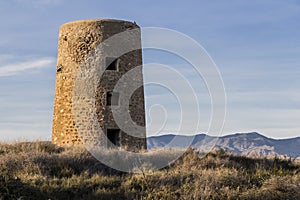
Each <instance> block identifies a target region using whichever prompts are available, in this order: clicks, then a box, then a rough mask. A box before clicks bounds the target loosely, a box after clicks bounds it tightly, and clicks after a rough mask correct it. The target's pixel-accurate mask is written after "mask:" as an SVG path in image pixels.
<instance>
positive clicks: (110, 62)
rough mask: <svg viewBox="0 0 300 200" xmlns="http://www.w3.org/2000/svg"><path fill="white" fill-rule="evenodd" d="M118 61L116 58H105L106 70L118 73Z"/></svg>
mask: <svg viewBox="0 0 300 200" xmlns="http://www.w3.org/2000/svg"><path fill="white" fill-rule="evenodd" d="M119 61H120V59H118V58H113V57H106V61H105V66H106V70H110V71H118V70H119Z"/></svg>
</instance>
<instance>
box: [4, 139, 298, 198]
mask: <svg viewBox="0 0 300 200" xmlns="http://www.w3.org/2000/svg"><path fill="white" fill-rule="evenodd" d="M153 153H155V152H153ZM159 154H160V155H161V156H162V158H164V157H166V155H163V154H164V153H162V152H161V151H160V152H159ZM166 154H167V151H166ZM299 172H300V167H299V164H296V163H293V162H292V161H289V160H279V159H271V160H268V159H251V158H246V157H242V156H235V155H229V154H227V153H226V152H223V151H218V152H214V153H209V154H207V155H206V156H205V157H204V158H199V154H198V153H197V152H195V151H193V150H188V151H187V152H186V153H185V154H184V155H183V156H182V157H181V158H180V159H178V160H177V161H175V162H174V163H172V164H170V165H169V166H168V167H166V168H164V169H162V170H159V171H154V172H149V173H146V174H129V173H122V172H118V171H115V170H113V169H110V168H108V167H106V166H104V165H103V164H101V163H100V162H98V161H97V160H95V159H94V158H93V157H92V156H91V155H90V154H89V153H88V152H87V151H85V150H84V149H83V148H71V147H70V148H60V147H57V146H55V145H53V144H51V143H50V142H23V143H16V144H12V145H8V144H0V199H300V173H299Z"/></svg>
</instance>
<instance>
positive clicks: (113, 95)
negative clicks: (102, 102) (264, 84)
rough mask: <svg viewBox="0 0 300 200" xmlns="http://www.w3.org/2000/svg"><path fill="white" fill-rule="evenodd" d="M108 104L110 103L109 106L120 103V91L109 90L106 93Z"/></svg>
mask: <svg viewBox="0 0 300 200" xmlns="http://www.w3.org/2000/svg"><path fill="white" fill-rule="evenodd" d="M106 105H108V106H117V105H119V93H118V92H107V93H106Z"/></svg>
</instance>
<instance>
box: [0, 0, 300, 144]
mask: <svg viewBox="0 0 300 200" xmlns="http://www.w3.org/2000/svg"><path fill="white" fill-rule="evenodd" d="M95 18H113V19H123V20H129V21H135V22H136V23H137V24H138V25H139V26H140V27H141V28H142V29H143V28H146V27H162V28H168V29H172V30H175V31H178V32H181V33H183V34H185V35H187V36H189V37H191V38H192V39H193V40H195V41H196V42H198V43H199V44H200V45H202V46H203V48H204V49H205V50H206V51H207V52H208V54H209V55H210V57H211V58H212V59H213V61H214V63H215V64H216V66H217V67H218V70H219V72H220V74H221V76H222V79H223V82H224V86H225V90H226V96H227V106H226V110H227V112H226V119H225V123H224V127H223V132H222V133H221V134H222V135H227V134H233V133H237V132H253V131H256V132H259V133H261V134H263V135H265V136H268V137H271V138H291V137H297V136H300V132H299V130H300V128H299V121H300V79H299V77H300V56H299V55H300V37H299V35H300V24H299V21H300V2H299V1H297V0H285V1H279V0H253V1H248V0H232V1H204V0H203V1H202V0H200V1H199V0H191V1H185V2H184V1H174V0H173V1H169V0H164V1H157V0H152V1H145V0H131V1H116V0H110V1H101V0H88V1H80V0H73V1H67V0H11V1H4V0H2V1H0V25H1V31H0V38H1V40H0V141H16V140H36V139H49V140H50V139H51V129H52V117H53V101H54V91H55V68H56V59H57V41H58V31H59V27H60V26H61V25H62V24H64V23H66V22H70V21H74V20H81V19H95ZM142 34H143V32H142ZM142 37H143V35H142ZM143 59H144V64H147V63H153V62H155V63H160V64H162V65H168V66H171V67H173V68H174V69H177V70H178V71H179V72H180V73H182V74H183V76H185V77H186V79H187V80H189V81H190V83H191V85H192V86H193V87H194V88H195V89H196V91H195V92H196V95H197V97H198V99H199V102H200V103H199V108H200V111H201V116H202V118H201V122H202V124H201V126H200V127H199V129H198V130H197V132H199V133H205V132H206V129H207V126H208V125H209V117H210V109H211V106H210V105H209V94H208V93H207V91H206V88H205V84H204V82H203V80H202V79H201V78H199V77H196V76H195V74H194V73H193V69H192V67H191V66H190V64H188V63H187V62H186V61H184V60H182V59H181V58H179V57H178V56H175V55H172V54H170V53H168V52H162V51H155V50H151V49H149V50H147V49H146V50H144V51H143ZM144 78H145V80H147V81H151V80H152V79H153V78H156V79H157V78H161V79H166V80H170V81H172V80H173V84H175V85H176V81H174V77H172V75H171V74H168V73H161V72H160V71H159V70H154V69H152V70H151V68H149V67H148V68H147V65H145V68H144ZM176 86H177V87H178V88H179V89H180V84H177V85H176ZM184 92H185V91H182V94H183V95H184V96H186V98H185V99H183V100H182V101H183V102H180V103H182V105H183V107H184V109H186V111H188V112H190V116H189V117H190V119H192V118H193V117H194V115H193V110H192V109H190V108H189V94H184ZM145 94H146V113H147V124H151V126H148V128H147V134H148V136H150V135H156V134H166V133H177V132H176V129H177V127H178V124H179V123H180V106H179V104H178V102H176V99H175V98H174V96H172V94H170V93H169V92H168V91H167V90H166V89H164V88H160V87H158V86H154V85H152V86H151V85H149V86H146V87H145ZM157 104H160V105H161V106H164V107H165V111H167V112H168V114H167V115H164V113H162V111H163V110H159V109H156V110H155V109H152V110H151V108H152V107H153V105H157ZM161 116H165V117H166V116H167V117H166V119H165V120H166V122H167V124H166V126H165V128H164V129H163V130H162V131H160V132H156V131H155V130H156V129H157V126H158V124H159V123H160V122H161V120H164V119H162V118H161ZM188 119H189V118H187V120H185V121H187V122H186V123H185V124H181V125H182V131H181V132H178V134H189V133H190V129H189V127H190V124H189V123H188V121H189V120H188ZM191 121H192V120H191Z"/></svg>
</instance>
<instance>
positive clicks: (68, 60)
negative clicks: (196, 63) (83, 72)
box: [52, 19, 146, 150]
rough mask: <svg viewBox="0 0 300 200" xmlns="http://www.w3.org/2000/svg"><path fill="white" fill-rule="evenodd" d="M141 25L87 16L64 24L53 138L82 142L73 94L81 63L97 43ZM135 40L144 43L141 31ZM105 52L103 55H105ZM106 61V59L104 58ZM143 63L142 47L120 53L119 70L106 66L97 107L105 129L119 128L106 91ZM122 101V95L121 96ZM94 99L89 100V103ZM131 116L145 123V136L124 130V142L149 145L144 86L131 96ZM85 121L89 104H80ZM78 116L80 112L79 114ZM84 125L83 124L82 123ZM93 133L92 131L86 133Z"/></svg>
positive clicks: (139, 73)
mask: <svg viewBox="0 0 300 200" xmlns="http://www.w3.org/2000/svg"><path fill="white" fill-rule="evenodd" d="M136 28H139V27H138V26H137V25H136V24H135V23H131V22H127V21H120V20H101V19H100V20H84V21H75V22H71V23H67V24H64V25H62V26H61V28H60V33H59V41H58V60H57V68H56V91H55V99H54V117H53V128H52V142H53V143H55V144H58V145H80V144H82V142H83V141H82V134H85V133H81V134H79V133H78V130H77V128H78V126H79V124H76V120H74V116H73V115H74V113H73V112H72V103H73V102H72V100H73V99H72V97H73V96H72V95H73V90H74V87H75V80H76V76H77V73H78V70H79V69H80V67H81V64H82V63H83V62H85V60H86V59H87V57H88V55H89V54H90V53H91V52H92V51H93V50H95V48H96V47H97V45H99V44H100V43H101V42H103V41H104V40H105V39H107V38H109V37H110V36H112V35H114V34H117V33H120V32H123V31H126V30H128V29H136ZM130 42H133V43H137V44H139V45H140V43H141V38H140V33H139V34H138V35H137V36H135V37H134V39H133V41H130ZM95 55H96V56H99V57H100V58H99V59H100V60H102V61H103V60H105V58H103V56H104V55H105V52H100V53H97V54H95ZM101 56H102V57H101ZM101 63H102V64H103V63H105V62H101ZM141 65H142V51H141V49H137V50H134V51H130V52H128V53H126V54H124V55H122V56H120V57H119V63H118V70H117V71H110V70H106V71H105V72H104V73H103V76H102V78H101V81H100V82H99V83H98V85H97V92H96V96H95V98H96V100H95V108H96V113H97V118H98V122H99V125H100V127H101V128H102V129H103V130H104V131H105V130H106V129H107V128H118V126H117V124H116V123H115V120H114V118H113V115H112V111H111V107H110V106H107V102H106V99H107V98H106V94H107V92H110V91H113V89H114V87H115V84H116V83H117V81H118V80H119V79H120V78H121V77H122V76H123V75H124V74H126V73H127V72H128V71H129V70H131V69H133V68H135V67H136V66H141ZM136 78H137V80H138V81H139V82H140V83H141V85H142V83H143V77H142V68H139V70H138V71H137V77H136ZM120 101H122V99H120ZM89 103H90V101H87V102H86V105H88V104H89ZM128 112H129V113H130V116H131V118H132V120H133V121H134V122H136V124H138V125H140V126H142V127H144V129H143V131H142V132H141V133H140V135H142V136H143V137H141V138H137V137H132V136H130V133H125V132H124V131H121V133H120V146H123V147H126V148H127V149H129V150H136V149H141V148H146V129H145V109H144V89H143V86H141V87H140V88H139V89H137V90H136V91H135V92H134V94H133V95H132V96H131V99H130V103H129V110H128ZM79 113H80V116H79V117H82V118H84V119H83V120H82V122H83V123H84V121H86V120H88V119H86V118H87V117H88V116H89V111H88V109H87V106H85V105H83V106H82V107H81V108H80V112H79ZM77 117H78V116H77ZM80 125H82V124H80ZM86 134H89V133H86Z"/></svg>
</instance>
